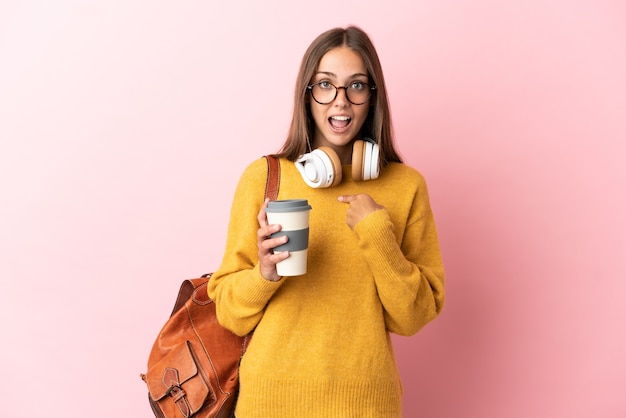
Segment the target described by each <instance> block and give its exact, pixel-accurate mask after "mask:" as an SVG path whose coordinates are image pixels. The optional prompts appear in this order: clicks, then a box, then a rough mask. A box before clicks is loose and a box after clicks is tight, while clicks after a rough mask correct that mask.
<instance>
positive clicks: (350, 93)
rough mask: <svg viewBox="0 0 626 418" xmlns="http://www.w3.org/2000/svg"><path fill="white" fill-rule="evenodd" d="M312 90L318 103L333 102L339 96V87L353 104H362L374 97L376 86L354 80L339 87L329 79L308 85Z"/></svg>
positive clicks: (308, 88)
mask: <svg viewBox="0 0 626 418" xmlns="http://www.w3.org/2000/svg"><path fill="white" fill-rule="evenodd" d="M306 88H307V90H309V91H311V95H312V96H313V100H315V101H316V102H317V103H319V104H322V105H325V104H329V103H332V102H333V101H334V100H335V99H336V98H337V92H338V91H339V89H344V90H345V92H346V98H347V99H348V101H349V102H350V103H352V104H353V105H362V104H363V103H365V102H367V101H368V100H369V99H370V97H372V92H373V91H374V90H376V86H370V85H369V84H367V83H365V82H363V81H353V82H352V83H350V84H349V85H347V86H342V87H337V86H335V85H334V84H332V83H330V82H328V81H320V82H319V83H314V84H310V85H308V86H306Z"/></svg>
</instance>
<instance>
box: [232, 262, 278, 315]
mask: <svg viewBox="0 0 626 418" xmlns="http://www.w3.org/2000/svg"><path fill="white" fill-rule="evenodd" d="M250 279H251V280H248V281H247V282H246V285H244V286H243V287H242V289H241V293H240V295H241V297H242V298H243V299H244V300H245V301H246V302H248V303H251V304H253V305H262V306H265V304H267V301H269V300H270V298H271V297H272V296H273V295H274V293H275V292H276V291H277V290H278V288H279V287H280V286H282V284H283V282H284V281H285V280H284V278H282V279H280V280H278V281H276V282H273V281H271V280H267V279H265V278H264V277H263V276H262V275H261V268H260V266H259V265H258V264H257V265H256V266H254V268H253V269H252V272H251V274H250Z"/></svg>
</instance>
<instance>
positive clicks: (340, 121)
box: [328, 116, 352, 129]
mask: <svg viewBox="0 0 626 418" xmlns="http://www.w3.org/2000/svg"><path fill="white" fill-rule="evenodd" d="M328 122H329V123H330V126H332V127H333V128H334V129H343V128H346V127H347V126H348V125H350V122H352V118H350V117H348V116H331V117H329V118H328Z"/></svg>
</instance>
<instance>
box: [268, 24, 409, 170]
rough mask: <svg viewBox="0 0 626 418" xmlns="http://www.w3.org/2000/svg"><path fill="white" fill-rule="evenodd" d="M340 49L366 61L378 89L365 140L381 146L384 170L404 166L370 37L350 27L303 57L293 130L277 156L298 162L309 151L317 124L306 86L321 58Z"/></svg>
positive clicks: (324, 37)
mask: <svg viewBox="0 0 626 418" xmlns="http://www.w3.org/2000/svg"><path fill="white" fill-rule="evenodd" d="M340 46H347V47H348V48H350V49H352V50H354V51H355V52H357V53H358V54H359V55H360V56H361V57H362V58H363V62H364V63H365V67H366V68H367V72H368V77H369V80H370V82H371V83H372V84H373V85H375V86H376V90H375V91H374V94H373V96H372V98H371V99H370V100H372V99H373V100H374V103H373V104H371V107H370V110H369V113H368V116H367V119H366V120H365V122H364V123H363V127H362V128H361V135H362V137H369V138H372V139H373V140H374V141H376V142H377V143H378V146H379V148H380V157H379V161H380V166H381V167H384V166H386V165H387V164H388V163H390V162H392V161H396V162H401V159H400V156H399V155H398V153H397V152H396V150H395V149H394V147H393V137H392V128H391V114H390V111H389V100H388V98H387V89H386V87H385V80H384V78H383V70H382V67H381V65H380V60H379V59H378V54H377V53H376V49H375V48H374V45H373V44H372V41H371V40H370V38H369V36H368V35H367V34H366V33H365V32H364V31H363V30H362V29H360V28H358V27H356V26H348V27H346V28H345V29H344V28H334V29H330V30H328V31H326V32H324V33H322V34H321V35H319V36H318V37H317V38H316V39H315V40H314V41H313V42H312V43H311V45H310V46H309V48H308V49H307V50H306V52H305V53H304V57H302V62H301V64H300V70H299V72H298V78H297V80H296V90H295V94H294V106H293V117H292V119H291V126H290V127H289V133H288V134H287V139H286V141H285V143H284V144H283V146H282V148H281V149H280V151H279V153H278V154H277V156H279V157H284V158H287V159H288V160H291V161H295V160H296V159H297V158H298V157H299V156H301V155H302V154H304V153H306V152H307V151H308V150H307V145H308V144H310V143H311V141H312V136H313V128H314V126H313V124H314V122H313V118H312V117H311V112H310V109H309V105H308V103H309V93H308V90H307V86H308V85H309V84H310V83H311V80H312V78H313V75H314V74H315V72H316V71H317V68H318V66H319V63H320V61H321V60H322V57H323V56H324V55H325V54H326V53H327V52H328V51H330V50H331V49H334V48H337V47H340Z"/></svg>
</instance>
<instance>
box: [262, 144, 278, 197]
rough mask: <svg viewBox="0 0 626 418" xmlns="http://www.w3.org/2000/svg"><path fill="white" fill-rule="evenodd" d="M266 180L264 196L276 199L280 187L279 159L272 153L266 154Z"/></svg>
mask: <svg viewBox="0 0 626 418" xmlns="http://www.w3.org/2000/svg"><path fill="white" fill-rule="evenodd" d="M265 159H266V160H267V182H266V183H265V198H269V199H270V200H276V199H277V198H278V189H279V187H280V161H279V160H278V158H276V157H275V156H273V155H266V156H265Z"/></svg>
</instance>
